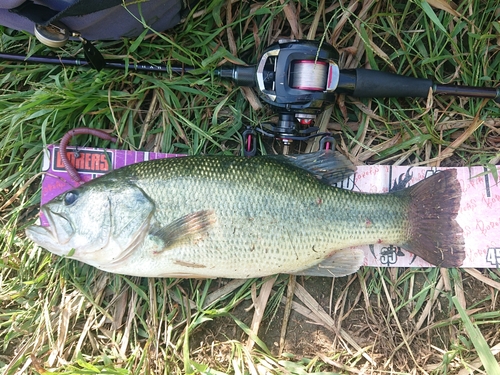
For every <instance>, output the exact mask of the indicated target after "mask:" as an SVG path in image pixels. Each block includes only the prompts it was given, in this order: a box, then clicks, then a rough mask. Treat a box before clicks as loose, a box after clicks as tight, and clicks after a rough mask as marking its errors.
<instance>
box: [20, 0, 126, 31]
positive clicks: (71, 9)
mask: <svg viewBox="0 0 500 375" xmlns="http://www.w3.org/2000/svg"><path fill="white" fill-rule="evenodd" d="M124 3H125V1H124V0H76V1H75V2H74V3H72V4H70V5H68V7H67V8H66V9H63V10H61V11H57V10H53V9H50V8H49V7H46V6H43V5H39V4H35V3H34V2H33V1H32V0H28V1H25V2H24V3H23V4H21V5H20V6H18V7H16V8H13V9H11V10H10V11H11V12H12V13H16V14H18V15H20V16H23V17H26V18H28V19H29V20H30V21H32V22H34V23H36V24H38V25H42V26H47V25H49V24H51V23H53V22H55V21H57V20H59V19H61V18H63V17H71V16H83V15H85V14H90V13H95V12H98V11H100V10H104V9H108V8H112V7H114V6H117V5H120V4H124Z"/></svg>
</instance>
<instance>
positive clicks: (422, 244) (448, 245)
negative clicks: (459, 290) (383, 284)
mask: <svg viewBox="0 0 500 375" xmlns="http://www.w3.org/2000/svg"><path fill="white" fill-rule="evenodd" d="M398 193H399V192H398ZM398 193H396V194H398ZM400 193H402V194H408V195H409V197H410V203H409V211H408V215H409V216H408V218H409V221H410V233H409V240H408V242H407V243H405V244H403V247H404V248H405V249H407V250H408V251H411V252H412V253H413V254H415V255H418V256H419V257H421V258H422V259H424V260H426V261H427V262H429V263H431V264H433V265H436V266H439V267H460V266H461V265H462V263H463V261H464V258H465V250H464V236H463V230H462V228H461V227H460V225H459V224H458V223H457V221H456V217H457V214H458V210H459V208H460V199H461V195H462V189H461V187H460V183H459V182H458V180H457V171H456V169H447V170H444V171H441V172H438V173H436V174H434V175H433V176H431V177H429V178H426V179H425V180H423V181H421V182H419V183H417V184H415V185H413V186H411V187H410V188H408V189H405V190H404V191H401V192H400Z"/></svg>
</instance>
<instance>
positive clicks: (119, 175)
mask: <svg viewBox="0 0 500 375" xmlns="http://www.w3.org/2000/svg"><path fill="white" fill-rule="evenodd" d="M329 157H330V155H326V159H325V160H327V161H328V158H329ZM332 158H333V157H332ZM300 160H301V159H300ZM315 161H316V159H313V162H315ZM318 163H319V159H318ZM297 164H298V165H300V163H296V164H293V163H291V162H288V161H287V160H286V159H283V158H276V157H253V158H242V157H231V156H195V157H182V158H172V159H160V160H154V161H149V162H143V163H138V164H134V165H131V166H128V167H124V168H121V169H118V170H116V171H113V172H111V173H109V174H107V175H105V176H102V177H100V178H97V179H95V180H92V181H90V182H88V183H86V184H84V185H82V186H81V187H80V188H78V189H75V190H73V191H71V192H68V193H65V194H63V195H61V196H60V197H58V198H56V199H54V200H53V201H52V202H49V203H48V204H46V205H45V206H44V207H42V211H44V213H45V214H46V215H47V217H48V219H49V222H50V224H51V225H50V227H49V228H43V227H38V226H32V227H30V228H28V230H27V235H28V236H29V237H30V238H32V239H33V240H34V241H35V242H37V243H39V244H40V245H41V246H43V247H45V248H47V249H48V250H50V251H52V252H54V253H56V254H58V255H68V254H71V257H73V258H75V259H79V260H82V261H84V262H86V263H89V264H91V265H94V266H95V267H97V268H100V269H102V270H106V271H109V272H115V273H121V274H127V275H135V276H147V277H156V276H158V277H229V278H248V277H258V276H265V275H271V274H277V273H296V272H299V271H302V270H306V269H311V267H315V266H317V267H320V266H321V265H323V264H324V263H325V259H326V260H328V259H333V261H332V262H333V263H334V264H333V266H332V267H331V271H329V272H331V274H333V275H344V274H348V273H352V272H355V271H356V270H357V269H358V268H359V266H360V265H362V262H363V256H362V252H361V254H360V250H349V249H347V250H342V249H346V248H348V247H351V246H357V245H365V244H370V243H385V244H394V245H402V246H406V247H407V248H409V249H410V250H412V251H414V252H415V253H416V254H418V255H421V256H423V257H424V258H425V257H427V259H428V260H430V261H433V262H434V264H443V265H445V266H455V265H457V264H459V263H461V261H462V260H463V243H462V242H463V238H461V237H460V230H461V229H460V228H459V227H457V226H458V225H457V224H456V222H455V221H454V218H455V216H456V212H457V210H458V205H459V200H460V198H459V195H460V186H459V184H458V182H457V181H456V178H455V179H454V175H453V171H448V172H450V173H442V177H439V176H438V177H433V178H432V179H433V181H430V180H429V181H425V183H420V184H417V185H415V186H414V187H411V188H410V189H406V190H402V191H399V192H396V193H391V194H365V193H358V192H352V191H348V190H343V189H339V188H335V187H332V186H330V185H328V184H326V183H324V182H322V181H320V179H321V178H320V177H321V175H322V174H325V175H326V172H328V171H327V170H325V171H323V170H321V171H320V173H319V174H318V173H316V172H317V171H316V172H315V171H311V170H305V169H303V168H301V167H299V166H297ZM316 164H317V163H312V165H316ZM308 165H309V164H308ZM319 165H322V164H319ZM325 165H326V166H329V165H330V164H328V163H327V164H325ZM319 169H321V168H319ZM433 189H434V190H436V192H435V194H433ZM413 195H415V196H413ZM436 201H439V202H440V205H441V206H442V207H443V208H442V209H441V208H439V209H434V208H433V207H434V206H435V205H436ZM415 202H418V204H415ZM457 202H458V203H457ZM420 206H422V207H423V209H422V210H421V209H420V208H419V207H420ZM433 210H437V211H436V212H435V213H434V212H433ZM443 210H445V211H443ZM436 217H441V221H444V222H445V224H446V225H447V227H446V228H447V230H448V231H449V232H450V236H449V237H450V238H451V239H450V240H449V241H448V240H446V238H445V239H443V238H442V237H443V236H444V235H443V234H440V233H439V232H442V226H440V225H441V224H439V220H437V219H436ZM429 220H431V221H429ZM420 222H422V223H425V225H426V226H428V224H429V223H430V224H431V227H432V228H434V232H432V231H431V232H432V233H431V236H430V238H428V241H427V240H426V238H427V237H425V235H422V233H423V232H427V231H429V230H428V229H427V228H426V227H425V228H423V227H422V226H419V225H417V224H419V223H420ZM434 222H436V223H435V225H432V224H433V223H434ZM412 241H413V242H412ZM415 241H416V242H415ZM425 241H427V242H425ZM447 241H448V242H447ZM414 243H415V244H416V245H415V244H414ZM448 248H449V249H450V251H448V250H449V249H448ZM450 253H451V254H452V256H450V255H449V254H450ZM312 274H317V273H315V272H313V273H312Z"/></svg>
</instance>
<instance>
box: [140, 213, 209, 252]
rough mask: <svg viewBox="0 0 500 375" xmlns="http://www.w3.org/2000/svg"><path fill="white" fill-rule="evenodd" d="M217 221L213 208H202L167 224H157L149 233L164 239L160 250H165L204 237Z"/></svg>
mask: <svg viewBox="0 0 500 375" xmlns="http://www.w3.org/2000/svg"><path fill="white" fill-rule="evenodd" d="M215 222H216V216H215V212H214V211H213V210H201V211H196V212H193V213H190V214H187V215H184V216H182V217H180V218H178V219H176V220H174V221H173V222H171V223H170V224H168V225H167V226H164V227H158V226H156V227H155V228H153V229H152V230H151V231H150V233H149V234H150V235H151V236H153V237H156V238H158V239H160V240H161V241H162V248H161V250H159V251H158V252H163V251H167V250H169V249H171V248H173V247H174V246H177V245H179V244H181V243H186V242H188V241H193V240H194V241H196V240H197V239H202V238H203V237H204V236H205V235H206V234H207V232H208V230H209V229H210V228H212V227H213V226H214V224H215Z"/></svg>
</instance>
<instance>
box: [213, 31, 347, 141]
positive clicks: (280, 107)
mask: <svg viewBox="0 0 500 375" xmlns="http://www.w3.org/2000/svg"><path fill="white" fill-rule="evenodd" d="M337 58H338V54H337V52H336V50H335V49H334V48H333V47H332V46H331V45H328V44H323V45H322V44H320V43H318V42H314V41H304V40H302V41H296V40H292V41H289V40H283V41H279V42H278V43H276V44H273V45H271V46H269V47H268V48H267V49H266V50H265V51H264V53H263V55H262V57H261V58H260V60H259V62H258V63H257V65H255V66H248V67H244V66H232V67H228V68H224V67H223V68H221V69H219V71H218V74H219V76H220V77H223V78H229V79H231V80H233V81H234V82H235V83H236V84H237V85H240V86H250V87H255V88H256V90H257V91H258V93H259V96H260V97H261V98H262V99H263V100H264V101H265V102H266V103H268V104H269V105H270V106H271V107H272V108H273V109H274V110H276V112H277V113H278V122H277V123H276V124H272V123H263V124H262V128H261V129H256V130H258V131H259V132H260V133H261V134H263V135H265V136H269V137H274V138H278V139H281V140H282V141H283V143H285V144H288V143H290V142H291V141H293V140H307V139H309V138H311V137H314V136H318V134H316V132H317V131H318V128H317V127H315V126H314V120H315V118H316V116H317V114H318V113H319V112H321V110H322V108H323V107H324V105H325V104H328V103H331V102H333V101H334V100H335V96H336V91H335V90H336V89H337V84H338V82H339V68H338V66H337V64H336V63H335V60H337ZM250 133H251V131H250V130H247V131H246V132H245V134H244V139H245V142H246V143H248V141H247V139H248V138H246V137H245V136H248V134H250ZM249 148H251V147H248V145H247V150H248V149H249Z"/></svg>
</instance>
